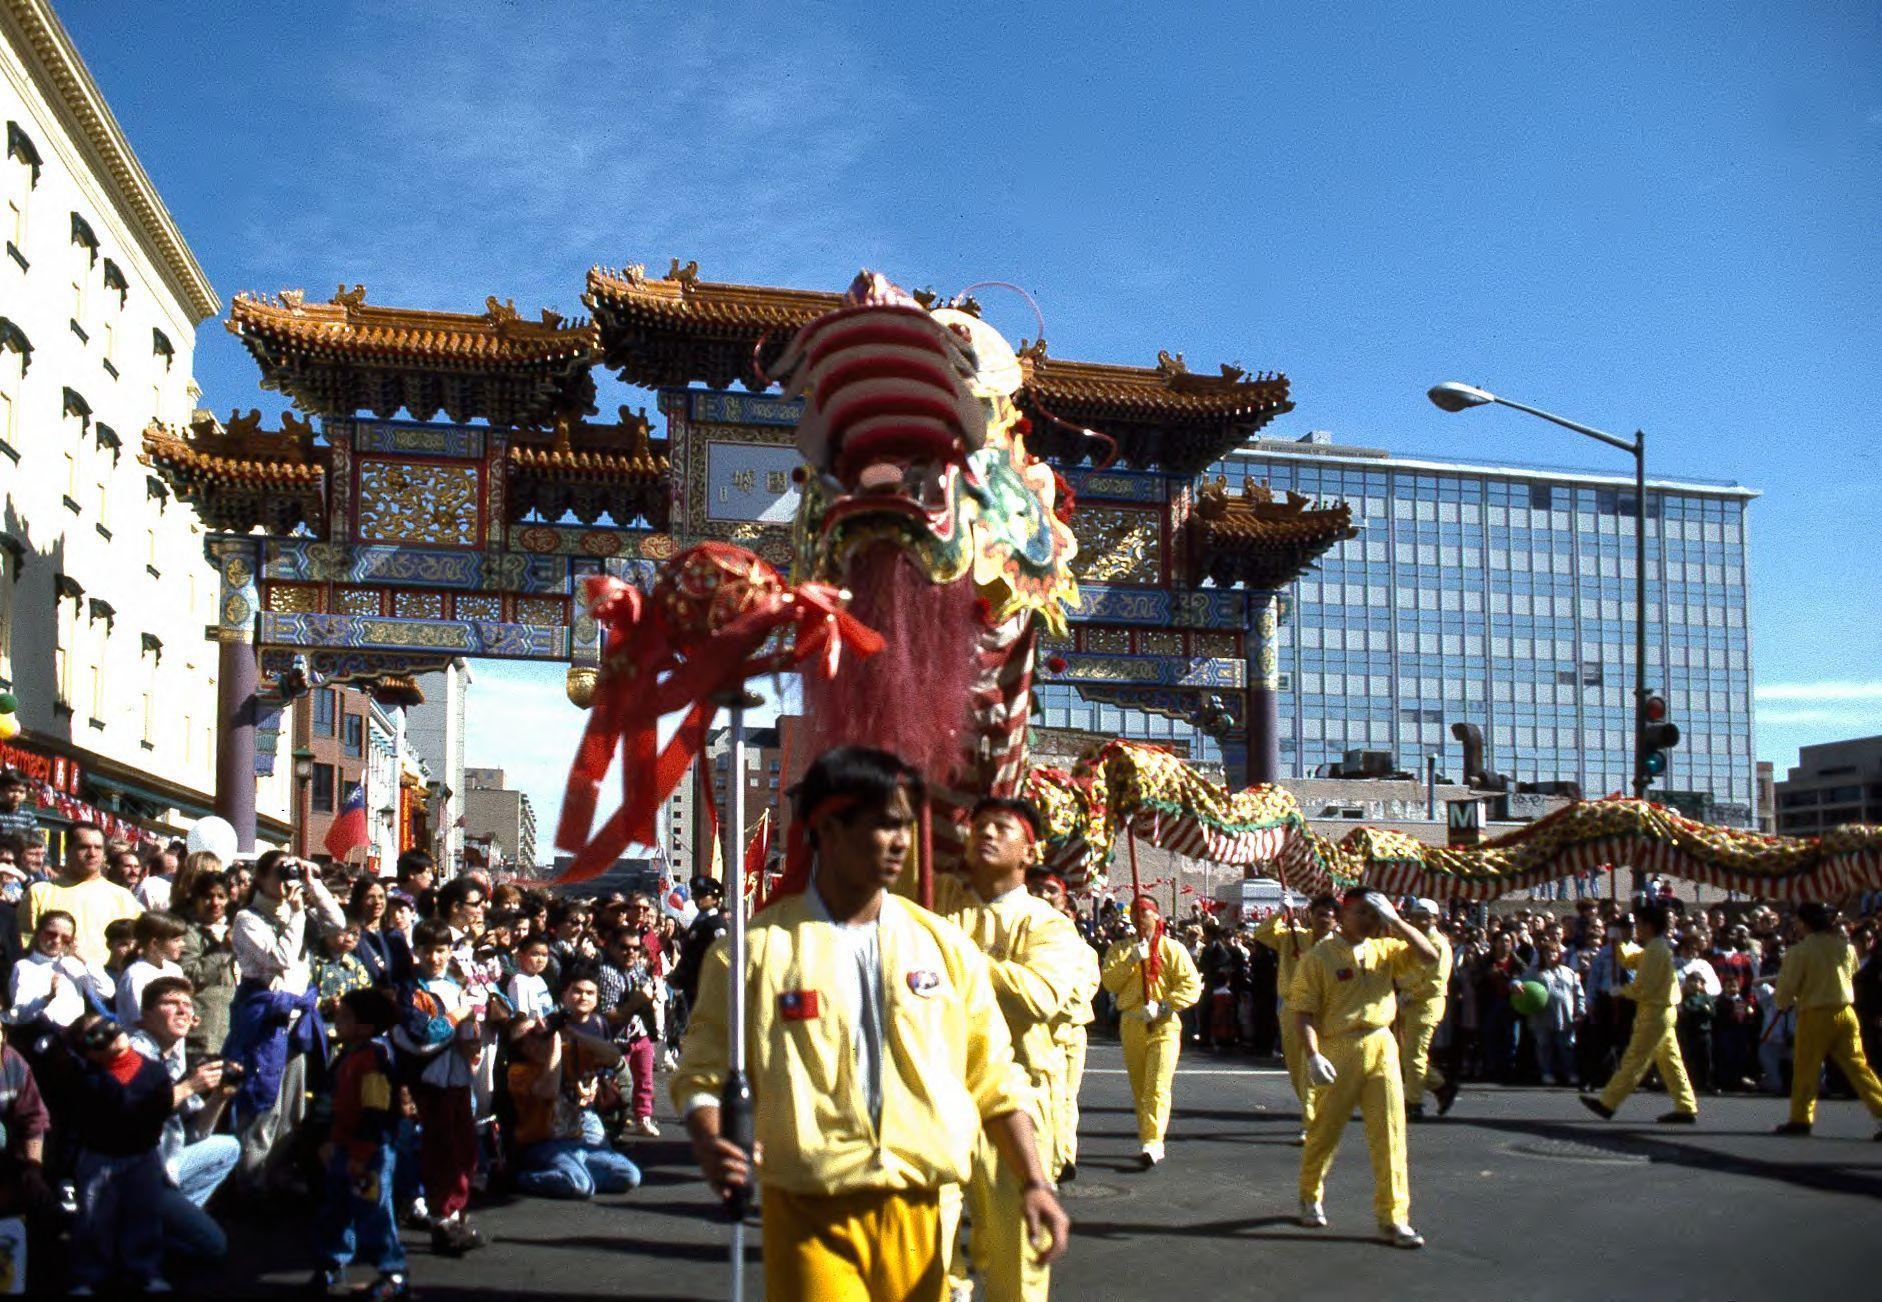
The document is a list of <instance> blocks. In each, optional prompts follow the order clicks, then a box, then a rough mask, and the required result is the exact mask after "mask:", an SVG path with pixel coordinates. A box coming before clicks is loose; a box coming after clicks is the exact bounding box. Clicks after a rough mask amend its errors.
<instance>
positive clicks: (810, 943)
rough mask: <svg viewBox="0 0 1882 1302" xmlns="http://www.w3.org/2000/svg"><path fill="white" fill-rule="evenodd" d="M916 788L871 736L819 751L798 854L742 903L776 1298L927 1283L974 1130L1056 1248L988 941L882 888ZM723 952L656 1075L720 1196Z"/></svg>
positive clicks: (1037, 1243) (729, 1180)
mask: <svg viewBox="0 0 1882 1302" xmlns="http://www.w3.org/2000/svg"><path fill="white" fill-rule="evenodd" d="M922 799H923V792H922V783H921V777H920V775H919V774H918V773H916V772H915V771H914V770H913V769H911V768H910V767H909V766H908V765H906V764H905V763H903V762H902V761H901V760H900V759H898V758H896V757H895V756H893V755H890V754H888V753H887V752H884V751H879V750H870V749H867V748H864V747H858V746H847V747H843V748H840V749H838V750H835V751H830V752H828V753H826V754H824V755H822V756H820V757H819V758H818V759H817V761H816V762H815V763H814V764H812V765H811V767H810V769H809V771H808V772H807V773H806V774H805V775H804V780H803V782H802V783H801V784H800V786H799V787H798V790H797V794H796V812H797V818H798V821H799V825H800V826H801V827H802V828H804V829H805V830H806V834H807V841H808V848H809V849H810V850H811V851H813V852H814V855H815V871H814V873H813V874H812V875H811V877H810V880H809V884H808V886H807V887H806V888H804V889H802V890H801V891H797V892H794V893H789V894H786V895H784V896H783V898H780V899H779V900H778V901H777V902H776V903H774V904H772V905H770V906H769V907H767V908H766V909H765V910H764V911H763V912H762V913H760V914H759V915H758V916H757V917H756V918H754V919H753V920H752V929H751V937H750V955H749V960H748V967H747V970H746V972H745V974H744V979H745V982H746V989H747V993H748V995H749V999H748V1006H749V1009H750V1017H749V1022H748V1024H747V1026H746V1028H745V1042H746V1051H747V1054H748V1056H749V1063H750V1083H751V1092H752V1099H753V1104H754V1109H755V1113H754V1115H755V1138H756V1141H757V1145H758V1147H759V1148H760V1149H761V1150H762V1153H763V1159H764V1160H763V1163H762V1165H760V1166H759V1167H758V1168H757V1171H758V1178H759V1181H760V1184H761V1188H762V1195H763V1202H764V1270H765V1292H766V1296H767V1297H770V1298H773V1299H778V1300H780V1302H791V1300H795V1299H816V1300H817V1302H824V1300H825V1299H842V1300H843V1302H851V1300H854V1302H861V1300H862V1299H901V1298H918V1299H924V1300H926V1302H939V1299H941V1298H943V1297H945V1296H946V1290H947V1280H946V1265H945V1256H944V1253H943V1246H942V1227H941V1206H940V1203H941V1191H942V1189H943V1188H944V1187H946V1186H950V1185H960V1184H964V1183H965V1182H966V1181H967V1179H968V1178H969V1175H970V1173H971V1170H972V1165H973V1153H974V1146H975V1141H976V1139H977V1137H978V1136H979V1135H980V1134H981V1133H982V1132H985V1133H986V1135H987V1136H988V1138H989V1139H990V1140H991V1141H992V1143H993V1145H994V1146H995V1147H996V1148H997V1149H998V1150H999V1153H1000V1157H1001V1160H1002V1161H1003V1162H1005V1163H1007V1164H1009V1165H1010V1166H1012V1168H1013V1169H1014V1171H1015V1172H1016V1173H1017V1178H1018V1183H1019V1186H1020V1190H1021V1193H1020V1216H1021V1218H1022V1220H1023V1222H1024V1225H1025V1228H1026V1237H1027V1239H1028V1240H1029V1241H1030V1243H1031V1244H1032V1245H1033V1246H1034V1249H1035V1251H1037V1252H1038V1253H1039V1255H1040V1256H1041V1257H1042V1258H1043V1259H1044V1260H1045V1261H1047V1262H1048V1263H1049V1262H1050V1261H1052V1260H1054V1259H1056V1258H1057V1257H1058V1256H1059V1255H1060V1254H1061V1253H1062V1252H1063V1251H1064V1249H1065V1241H1066V1236H1067V1234H1068V1232H1069V1228H1070V1227H1069V1222H1068V1221H1067V1219H1066V1216H1065V1213H1064V1211H1063V1210H1062V1209H1061V1208H1060V1206H1059V1203H1058V1199H1057V1197H1056V1196H1055V1195H1054V1193H1053V1191H1052V1186H1051V1184H1050V1182H1049V1181H1048V1180H1047V1179H1046V1175H1045V1171H1044V1169H1043V1167H1042V1166H1041V1165H1040V1159H1039V1152H1038V1149H1037V1147H1036V1146H1035V1143H1034V1139H1033V1127H1032V1122H1031V1121H1030V1119H1029V1118H1028V1116H1027V1108H1028V1106H1029V1104H1030V1099H1029V1093H1030V1091H1029V1089H1028V1087H1027V1084H1026V1081H1025V1079H1024V1075H1023V1073H1022V1072H1021V1071H1020V1070H1019V1068H1018V1067H1017V1066H1016V1064H1015V1063H1014V1061H1013V1047H1012V1037H1011V1035H1010V1034H1009V1033H1008V1031H1007V1026H1006V1019H1005V1017H1003V1016H1002V1015H1001V1012H1000V1005H999V1002H998V1000H997V998H996V997H995V994H994V989H993V982H992V980H991V978H990V976H989V974H988V967H987V960H986V958H985V956H984V955H982V954H981V952H980V950H979V949H978V948H977V947H976V946H975V945H974V944H973V942H972V941H970V940H969V939H968V938H967V937H966V936H965V935H963V934H962V933H961V931H960V929H959V928H957V927H955V926H954V925H953V924H952V923H949V922H947V921H946V920H944V919H942V918H939V917H936V916H935V915H934V914H932V913H929V912H928V911H926V910H925V909H922V908H921V907H919V906H918V905H915V904H911V903H909V902H908V901H907V900H904V899H902V898H900V897H899V896H895V895H891V894H889V893H888V892H887V889H886V888H887V887H888V886H890V885H891V884H892V883H894V881H895V880H896V878H897V877H898V876H899V875H900V873H901V871H902V868H903V864H904V861H905V860H906V858H907V857H908V853H909V846H910V843H911V839H912V835H911V834H912V829H913V827H914V823H915V809H916V808H917V807H918V805H919V803H920V801H921V800H922ZM792 867H793V865H790V864H787V881H788V880H790V879H791V878H792V877H793V876H794V874H793V873H792V872H791V868H792ZM729 968H730V963H729V960H728V955H727V950H726V945H725V942H724V940H720V941H718V942H715V944H714V945H713V948H712V950H711V952H710V954H709V955H708V956H707V959H706V962H705V966H704V969H703V971H702V973H701V979H700V993H699V1001H698V1003H697V1004H696V1005H695V1007H694V1010H693V1017H692V1021H691V1024H690V1025H689V1027H688V1030H687V1034H686V1040H685V1044H684V1050H683V1055H682V1060H681V1064H680V1069H679V1071H678V1072H677V1073H676V1074H675V1076H674V1079H673V1083H672V1094H673V1100H674V1103H675V1104H676V1105H677V1106H678V1107H679V1108H680V1109H681V1111H682V1112H684V1113H685V1115H686V1127H687V1131H688V1133H689V1134H690V1136H691V1138H692V1142H693V1154H694V1157H695V1158H696V1159H697V1161H698V1163H699V1166H700V1169H701V1171H702V1172H703V1173H704V1174H705V1177H706V1179H707V1180H708V1181H709V1182H710V1183H711V1184H712V1186H713V1187H714V1188H715V1189H716V1190H717V1191H718V1192H719V1194H720V1195H721V1197H727V1198H729V1197H731V1196H732V1193H733V1191H734V1190H735V1189H737V1188H739V1187H741V1186H744V1185H746V1184H747V1183H748V1182H749V1181H750V1180H751V1178H752V1171H753V1168H752V1164H751V1161H750V1159H749V1158H748V1157H747V1155H746V1154H745V1153H744V1152H742V1151H741V1150H740V1149H739V1147H738V1146H737V1145H735V1144H733V1143H732V1142H731V1141H730V1140H728V1139H725V1138H724V1137H722V1136H721V1134H720V1129H719V1126H720V1117H719V1093H720V1090H721V1088H722V1087H723V1084H724V1081H725V1073H726V1065H727V1061H728V1053H727V1045H728V1038H729V1036H730V1034H731V1032H730V1028H728V1027H727V1025H726V1020H725V995H726V983H727V981H729V980H730V979H731V974H730V971H729Z"/></svg>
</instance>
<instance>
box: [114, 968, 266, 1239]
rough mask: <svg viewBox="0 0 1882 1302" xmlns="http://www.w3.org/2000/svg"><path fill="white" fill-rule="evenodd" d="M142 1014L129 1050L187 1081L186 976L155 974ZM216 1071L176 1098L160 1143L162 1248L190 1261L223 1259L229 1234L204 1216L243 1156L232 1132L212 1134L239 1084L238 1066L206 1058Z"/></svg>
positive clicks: (192, 1010) (192, 1008)
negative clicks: (215, 1077) (212, 1080)
mask: <svg viewBox="0 0 1882 1302" xmlns="http://www.w3.org/2000/svg"><path fill="white" fill-rule="evenodd" d="M142 999H143V1011H142V1014H141V1018H140V1020H139V1022H138V1023H137V1029H136V1030H135V1031H133V1032H132V1033H131V1045H132V1047H133V1048H135V1049H136V1050H137V1051H138V1052H139V1053H141V1054H143V1055H144V1056H145V1057H146V1058H149V1059H150V1060H151V1061H153V1062H156V1063H159V1064H161V1065H162V1066H163V1069H164V1070H165V1071H166V1072H168V1073H169V1077H170V1080H171V1082H172V1083H173V1084H178V1085H180V1084H182V1083H183V1082H184V1081H186V1080H187V1079H188V1078H189V1075H190V1071H189V1063H188V1056H187V1055H188V1040H189V1033H190V1029H191V1028H192V1027H193V1026H195V1024H196V1005H195V1001H194V999H193V998H192V996H191V992H190V983H189V981H188V980H187V979H186V978H184V977H179V976H161V977H158V978H157V979H156V980H154V981H152V982H151V983H150V984H149V985H147V986H145V987H144V992H143V996H142ZM210 1064H213V1065H215V1066H216V1067H217V1068H219V1069H220V1072H221V1076H220V1079H219V1081H218V1082H217V1084H216V1085H215V1086H214V1087H213V1088H210V1089H208V1090H206V1091H194V1092H191V1093H189V1094H188V1095H186V1096H179V1099H178V1101H177V1104H176V1107H175V1108H174V1109H173V1110H172V1111H171V1113H170V1115H169V1117H168V1118H167V1119H166V1120H165V1122H164V1126H163V1137H162V1139H161V1141H160V1143H159V1145H158V1153H159V1156H160V1157H161V1158H162V1160H163V1174H164V1180H165V1182H166V1186H167V1187H166V1188H165V1189H164V1191H163V1196H162V1199H161V1201H160V1203H159V1204H158V1207H157V1209H156V1210H157V1215H158V1218H159V1219H160V1220H161V1222H162V1224H163V1237H164V1244H165V1247H166V1248H167V1249H168V1250H169V1251H170V1252H172V1253H173V1254H175V1255H177V1256H179V1257H184V1258H187V1259H189V1260H192V1261H220V1260H222V1258H223V1257H225V1256H227V1255H228V1251H229V1241H228V1237H227V1236H226V1235H225V1234H224V1233H223V1232H222V1227H221V1226H220V1225H218V1224H216V1221H215V1218H214V1217H212V1216H210V1215H209V1213H208V1212H206V1211H204V1210H203V1208H204V1206H205V1205H206V1204H207V1203H208V1202H209V1199H210V1197H211V1195H213V1194H214V1193H215V1192H216V1190H217V1189H219V1188H221V1187H222V1182H223V1181H224V1180H226V1179H228V1178H229V1172H231V1171H233V1170H234V1169H235V1163H236V1161H237V1159H238V1158H240V1157H241V1152H242V1146H241V1143H240V1141H238V1140H237V1139H236V1138H235V1136H233V1135H222V1134H217V1133H215V1131H216V1126H217V1123H218V1122H219V1121H220V1120H221V1118H222V1114H223V1112H224V1110H225V1109H226V1108H227V1107H228V1103H229V1098H230V1096H232V1095H233V1094H234V1093H235V1086H236V1082H237V1081H239V1080H240V1079H241V1068H240V1066H239V1064H234V1063H227V1062H224V1061H223V1060H222V1059H221V1058H211V1059H208V1060H206V1063H205V1065H210Z"/></svg>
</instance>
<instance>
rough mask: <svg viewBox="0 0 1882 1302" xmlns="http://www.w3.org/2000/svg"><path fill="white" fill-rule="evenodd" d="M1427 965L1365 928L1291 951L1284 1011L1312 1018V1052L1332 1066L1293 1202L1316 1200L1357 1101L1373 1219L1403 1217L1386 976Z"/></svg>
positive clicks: (1405, 975)
mask: <svg viewBox="0 0 1882 1302" xmlns="http://www.w3.org/2000/svg"><path fill="white" fill-rule="evenodd" d="M1427 966H1429V964H1427V963H1426V962H1425V959H1424V957H1423V956H1422V955H1420V954H1419V953H1418V951H1417V950H1415V949H1413V948H1412V947H1411V946H1410V945H1409V944H1407V943H1406V942H1404V941H1402V940H1393V939H1389V938H1375V939H1370V940H1362V941H1360V942H1359V944H1357V945H1355V944H1353V943H1352V942H1351V941H1349V940H1347V939H1346V937H1344V936H1342V935H1340V934H1339V933H1338V932H1335V933H1333V934H1332V935H1330V936H1328V937H1327V938H1326V939H1325V940H1322V941H1321V942H1320V943H1319V944H1318V945H1315V946H1314V947H1313V948H1312V949H1311V950H1309V951H1308V952H1307V953H1306V954H1305V955H1303V956H1302V957H1301V960H1300V966H1299V968H1298V970H1297V971H1296V972H1295V974H1294V986H1293V989H1292V990H1290V991H1289V992H1288V998H1287V1007H1288V1011H1289V1012H1290V1013H1305V1014H1307V1015H1308V1016H1309V1017H1311V1018H1312V1019H1313V1027H1314V1034H1315V1035H1316V1036H1317V1037H1318V1038H1319V1041H1320V1052H1321V1054H1322V1055H1324V1056H1325V1057H1326V1059H1327V1060H1328V1061H1329V1062H1331V1063H1332V1064H1333V1070H1334V1073H1335V1075H1334V1079H1333V1083H1332V1084H1331V1085H1329V1086H1327V1087H1326V1088H1325V1089H1323V1090H1321V1091H1320V1099H1319V1107H1318V1110H1317V1111H1316V1112H1315V1113H1314V1119H1313V1124H1312V1125H1311V1126H1309V1127H1308V1128H1307V1144H1306V1147H1305V1148H1303V1149H1302V1150H1301V1154H1300V1200H1301V1201H1302V1202H1303V1203H1317V1202H1319V1201H1320V1200H1321V1198H1322V1197H1323V1196H1324V1195H1325V1193H1326V1182H1327V1170H1328V1169H1329V1168H1330V1167H1331V1166H1332V1165H1333V1154H1334V1152H1335V1151H1336V1150H1337V1149H1338V1148H1339V1146H1340V1135H1341V1134H1342V1133H1343V1132H1344V1131H1345V1129H1346V1119H1347V1117H1349V1116H1351V1115H1352V1111H1353V1105H1354V1104H1355V1103H1357V1104H1358V1105H1359V1114H1360V1116H1361V1117H1363V1118H1364V1119H1365V1123H1366V1149H1367V1152H1368V1153H1370V1154H1371V1157H1372V1209H1373V1213H1374V1214H1375V1215H1376V1216H1377V1217H1378V1220H1379V1224H1380V1225H1381V1226H1391V1225H1403V1224H1405V1223H1406V1222H1407V1221H1408V1220H1409V1219H1410V1216H1411V1176H1410V1173H1409V1171H1408V1170H1407V1163H1406V1156H1405V1093H1404V1082H1403V1077H1402V1073H1401V1071H1400V1068H1399V1062H1398V1041H1397V1040H1395V1039H1393V1038H1392V1021H1393V1019H1394V1017H1395V1016H1396V1015H1397V1013H1398V999H1397V997H1396V996H1395V995H1394V994H1393V983H1394V981H1404V982H1410V981H1412V980H1414V979H1416V977H1417V976H1418V970H1419V969H1420V968H1423V967H1427Z"/></svg>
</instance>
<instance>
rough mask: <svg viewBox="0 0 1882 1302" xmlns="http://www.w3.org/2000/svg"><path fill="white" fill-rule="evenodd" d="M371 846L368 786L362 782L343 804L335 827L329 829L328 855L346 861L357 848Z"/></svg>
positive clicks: (336, 817) (334, 822) (336, 815)
mask: <svg viewBox="0 0 1882 1302" xmlns="http://www.w3.org/2000/svg"><path fill="white" fill-rule="evenodd" d="M371 844H372V837H371V836H369V835H368V834H367V832H366V784H365V783H364V782H361V783H358V784H357V785H355V786H354V788H353V794H351V795H350V796H348V797H347V798H346V799H345V801H343V802H342V803H341V805H340V812H339V813H338V814H335V815H334V817H333V826H331V827H329V828H328V829H327V840H326V847H327V853H328V854H330V855H332V856H333V857H334V858H335V859H344V858H346V857H347V856H348V855H349V854H351V853H352V852H353V851H354V849H355V848H357V847H359V846H363V845H371Z"/></svg>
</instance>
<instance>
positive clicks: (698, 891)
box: [692, 877, 725, 900]
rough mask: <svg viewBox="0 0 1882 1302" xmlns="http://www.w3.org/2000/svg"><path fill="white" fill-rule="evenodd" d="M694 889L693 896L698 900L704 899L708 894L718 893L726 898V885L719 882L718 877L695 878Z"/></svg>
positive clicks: (722, 897) (720, 896) (721, 897)
mask: <svg viewBox="0 0 1882 1302" xmlns="http://www.w3.org/2000/svg"><path fill="white" fill-rule="evenodd" d="M692 890H693V898H694V899H696V900H699V899H704V898H705V897H706V896H708V895H716V896H718V897H719V898H720V899H724V898H725V887H724V886H722V885H721V884H720V883H719V879H718V878H717V877H695V878H693V886H692Z"/></svg>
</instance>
